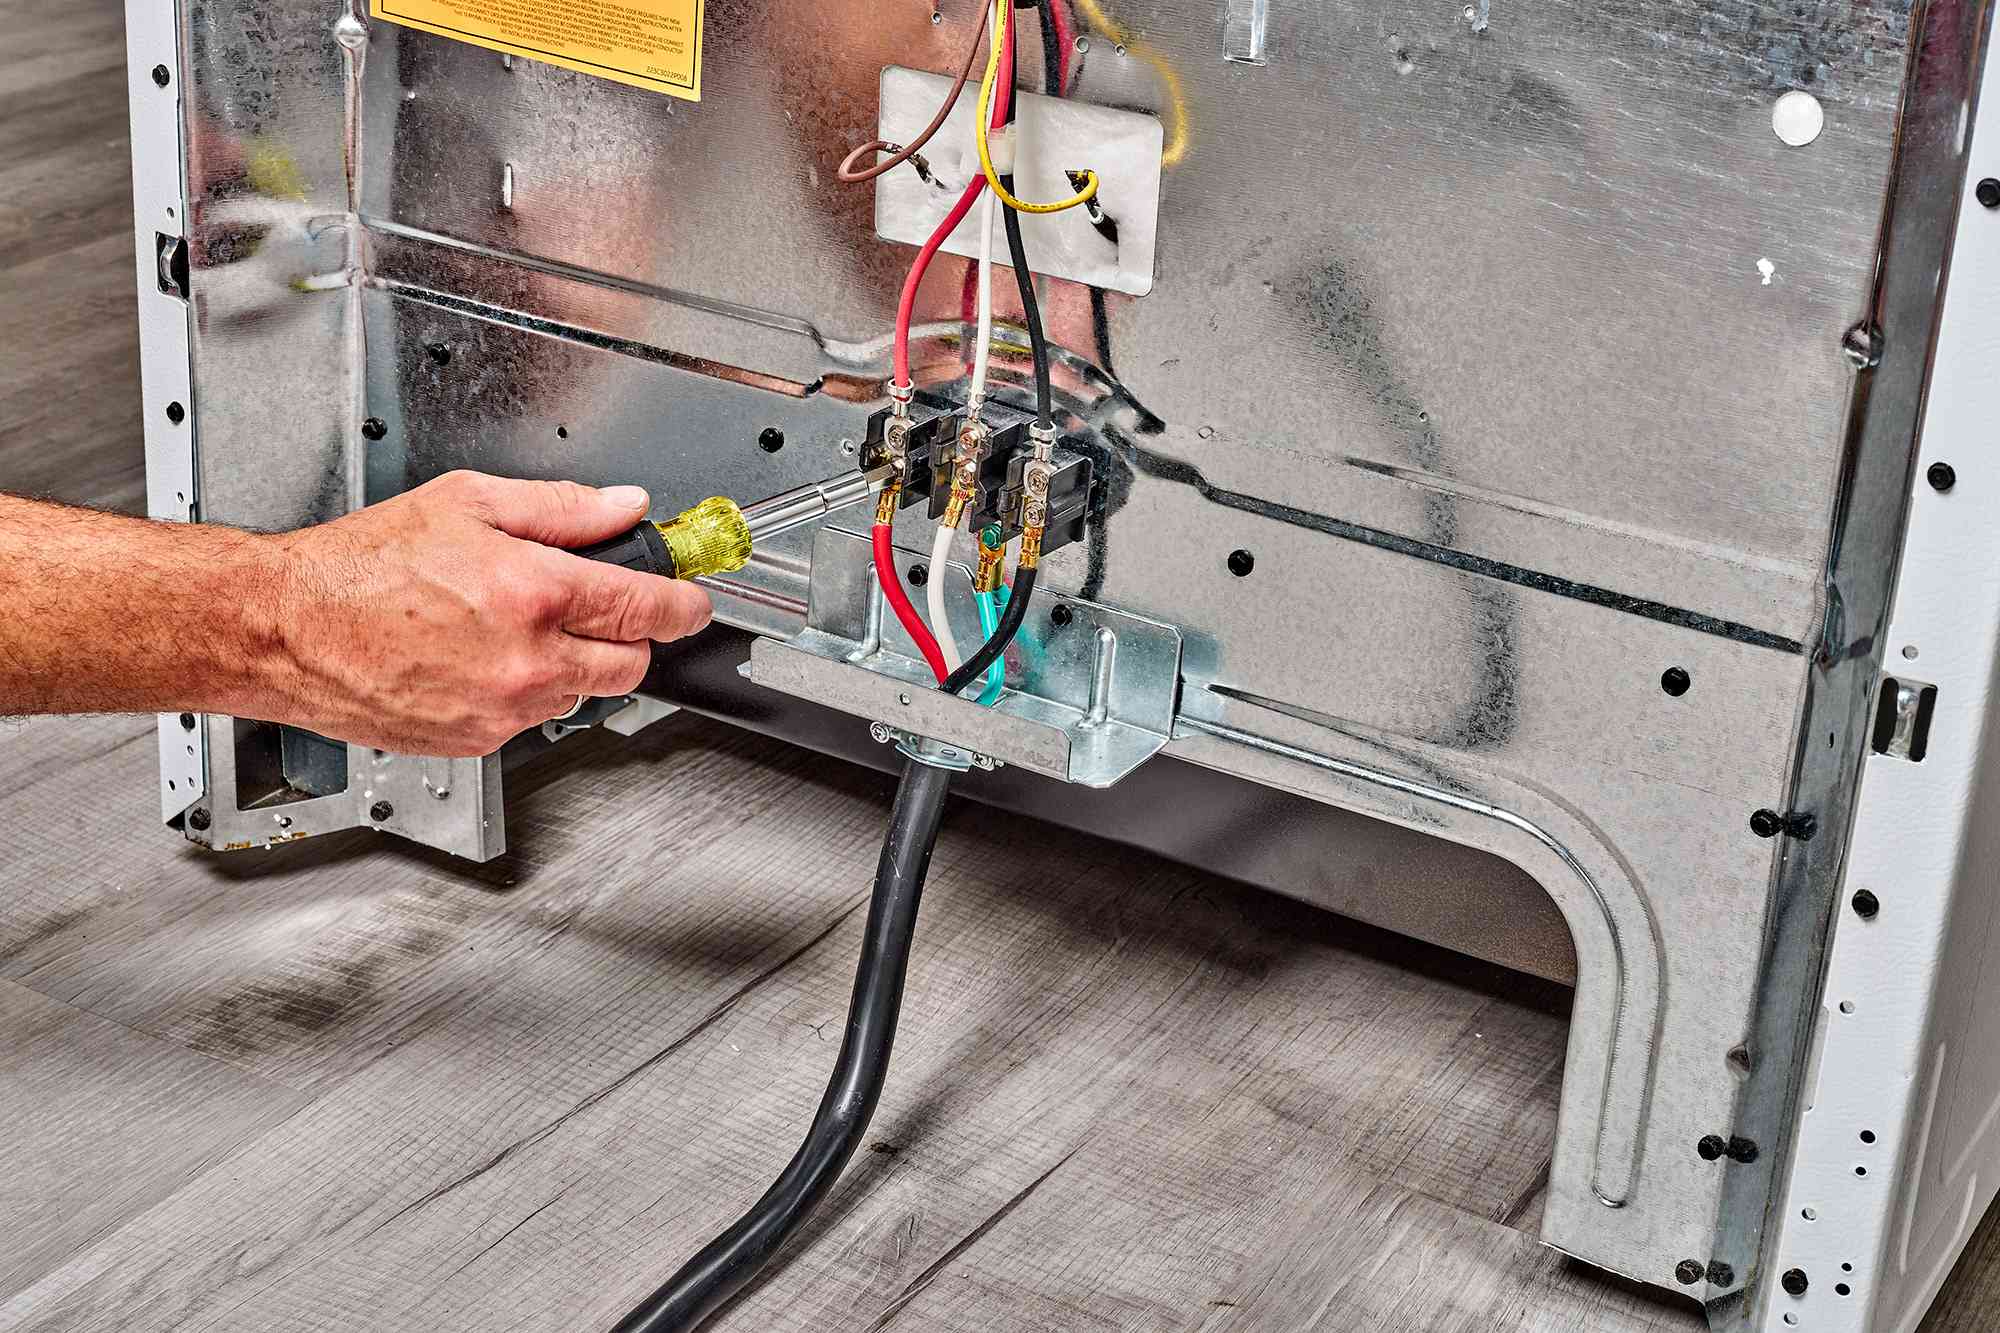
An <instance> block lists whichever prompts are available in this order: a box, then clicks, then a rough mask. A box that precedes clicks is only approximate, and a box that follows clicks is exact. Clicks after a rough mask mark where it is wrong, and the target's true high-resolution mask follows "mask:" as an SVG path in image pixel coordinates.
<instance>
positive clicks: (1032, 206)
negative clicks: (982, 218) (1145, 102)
mask: <svg viewBox="0 0 2000 1333" xmlns="http://www.w3.org/2000/svg"><path fill="white" fill-rule="evenodd" d="M993 21H994V23H996V24H998V25H999V27H1000V29H1004V31H1005V36H1004V38H1002V37H996V38H995V39H994V40H992V41H991V42H989V43H988V44H989V45H990V46H991V47H992V55H991V57H990V58H989V59H988V60H987V62H986V77H985V78H983V79H981V80H980V83H979V120H978V128H979V132H978V134H977V135H976V136H975V139H974V142H975V143H976V144H977V145H978V147H979V167H980V170H982V171H984V172H985V173H986V184H987V186H988V187H989V188H990V189H992V191H993V192H994V193H995V194H997V195H999V196H1000V202H1001V203H1003V204H1005V205H1007V207H1008V208H1010V209H1014V210H1016V211H1018V212H1022V213H1061V212H1063V211H1064V210H1066V209H1071V208H1075V207H1077V206H1078V205H1079V204H1087V203H1089V202H1090V201H1091V200H1092V199H1095V198H1096V197H1097V187H1098V185H1099V184H1100V182H1099V181H1098V179H1097V173H1096V172H1094V171H1083V172H1072V173H1071V177H1072V179H1074V178H1075V177H1076V176H1079V175H1080V176H1081V177H1082V178H1083V184H1082V187H1081V188H1079V189H1078V190H1077V192H1076V193H1075V194H1073V195H1071V196H1070V197H1069V198H1067V199H1058V200H1056V201H1055V202H1054V203H1051V204H1041V203H1029V202H1028V201H1027V200H1024V199H1019V198H1016V197H1015V195H1014V192H1013V191H1012V190H1011V189H1009V188H1008V186H1007V183H1006V181H1005V180H1004V179H1003V178H1002V177H1001V175H1000V172H999V170H998V169H997V168H996V167H995V166H994V165H993V148H992V145H991V144H990V143H989V142H988V116H987V108H988V107H992V108H993V109H994V112H995V114H994V115H993V117H992V120H993V122H994V124H995V127H996V128H997V126H998V125H999V124H1004V123H1006V122H1005V121H1004V120H1002V119H1001V117H1000V115H999V114H998V113H999V106H998V105H997V104H996V103H995V101H994V97H995V88H996V86H1005V87H1008V88H1011V87H1012V85H1013V82H1014V77H1013V71H1014V52H1013V47H1014V13H1013V0H994V6H993ZM1003 48H1004V50H1003ZM1003 66H1004V67H1005V68H1006V70H1007V78H1006V80H1005V81H1004V84H1003V81H1002V80H1001V79H1000V71H1001V69H1002V67H1003Z"/></svg>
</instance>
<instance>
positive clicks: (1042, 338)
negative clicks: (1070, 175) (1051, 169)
mask: <svg viewBox="0 0 2000 1333" xmlns="http://www.w3.org/2000/svg"><path fill="white" fill-rule="evenodd" d="M1000 183H1001V184H1002V185H1004V186H1006V187H1007V190H1008V193H1010V194H1011V193H1012V192H1013V189H1014V178H1013V177H1012V176H1002V177H1001V178H1000ZM1000 211H1001V212H1002V213H1003V214H1005V215H1006V220H1007V256H1008V258H1009V259H1010V260H1011V261H1012V262H1013V265H1014V281H1015V283H1016V284H1017V285H1018V286H1019V287H1020V289H1021V317H1022V322H1023V323H1025V324H1026V325H1027V326H1028V346H1030V347H1031V348H1033V349H1034V352H1035V414H1036V416H1037V417H1039V418H1040V419H1041V424H1042V425H1043V426H1054V425H1055V421H1056V412H1055V401H1054V392H1053V390H1052V389H1051V388H1050V387H1049V340H1048V338H1047V336H1046V335H1044V334H1043V332H1042V307H1041V304H1040V302H1038V301H1036V300H1035V275H1034V274H1032V273H1030V272H1029V271H1028V250H1027V247H1026V246H1025V245H1023V244H1022V243H1021V215H1020V214H1019V213H1016V212H1015V211H1014V210H1013V209H1011V208H1003V209H1001V210H1000Z"/></svg>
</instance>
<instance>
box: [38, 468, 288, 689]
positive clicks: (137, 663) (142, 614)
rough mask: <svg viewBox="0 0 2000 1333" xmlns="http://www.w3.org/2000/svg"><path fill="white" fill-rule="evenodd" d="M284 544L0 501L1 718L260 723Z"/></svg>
mask: <svg viewBox="0 0 2000 1333" xmlns="http://www.w3.org/2000/svg"><path fill="white" fill-rule="evenodd" d="M282 543H283V539H282V538H278V537H272V536H265V535H261V534H257V533H248V532H240V531H237V530H234V529H231V528H223V527H215V526H211V525H207V524H186V523H155V522H152V521H150V520H147V519H138V518H128V517H125V516H123V515H118V514H105V513H99V512H96V511H94V510H89V509H75V508H71V507H68V506H66V505H58V504H50V503H47V502H44V501H39V500H27V499H21V498H19V497H16V496H10V495H0V596H4V597H5V600H6V608H7V609H6V613H5V615H4V616H0V714H18V713H85V712H92V713H97V712H102V713H109V712H134V713H137V712H212V713H234V714H239V715H243V716H252V717H255V716H259V715H260V714H259V711H258V705H259V703H260V702H261V701H263V699H264V698H266V697H267V695H268V694H269V691H270V687H271V683H272V682H271V680H270V679H269V677H270V673H271V668H272V667H273V665H274V664H276V663H278V662H281V661H282V660H283V647H282V642H281V636H280V628H281V624H280V620H279V617H280V614H281V610H282V608H281V605H280V603H281V601H282V598H283V593H282V585H283V581H284V580H283V572H284V560H283V549H282Z"/></svg>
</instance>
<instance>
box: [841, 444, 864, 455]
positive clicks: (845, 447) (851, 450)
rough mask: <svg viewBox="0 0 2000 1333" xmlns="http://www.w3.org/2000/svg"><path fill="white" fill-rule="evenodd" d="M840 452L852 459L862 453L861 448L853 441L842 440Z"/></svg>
mask: <svg viewBox="0 0 2000 1333" xmlns="http://www.w3.org/2000/svg"><path fill="white" fill-rule="evenodd" d="M840 452H841V453H843V454H845V455H846V456H847V457H849V458H852V457H854V455H856V454H858V453H860V452H861V446H860V445H858V444H856V443H855V442H854V441H852V440H842V441H841V442H840Z"/></svg>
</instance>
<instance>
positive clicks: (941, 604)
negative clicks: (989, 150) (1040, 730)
mask: <svg viewBox="0 0 2000 1333" xmlns="http://www.w3.org/2000/svg"><path fill="white" fill-rule="evenodd" d="M998 220H999V214H998V212H997V211H996V209H995V207H994V201H993V192H992V191H991V190H988V191H987V192H986V198H985V201H984V202H983V203H982V204H981V206H980V209H979V335H978V340H977V341H976V342H975V343H974V344H973V350H972V384H971V386H970V388H969V390H968V392H967V394H966V401H967V402H968V403H970V404H972V407H973V410H974V411H977V410H978V407H979V404H980V403H981V402H983V401H984V400H985V398H986V367H987V363H988V362H989V361H990V360H991V359H992V354H993V225H994V223H995V222H996V221H998ZM951 537H952V530H951V529H950V528H947V527H945V526H944V525H943V524H942V523H940V524H939V525H938V530H937V536H936V537H935V538H933V539H932V540H931V577H930V582H929V583H927V584H925V585H924V605H925V607H926V609H928V610H929V611H930V614H931V633H932V634H934V635H936V636H937V641H938V648H939V650H940V651H941V652H943V653H944V664H945V665H946V666H947V667H950V668H951V669H952V670H953V671H956V670H958V668H959V665H960V663H962V662H963V661H964V658H962V657H960V656H959V652H958V642H957V641H956V640H955V639H953V638H952V635H951V611H950V607H949V606H948V604H947V603H946V602H945V599H944V572H945V568H946V562H948V561H949V560H950V559H951Z"/></svg>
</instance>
